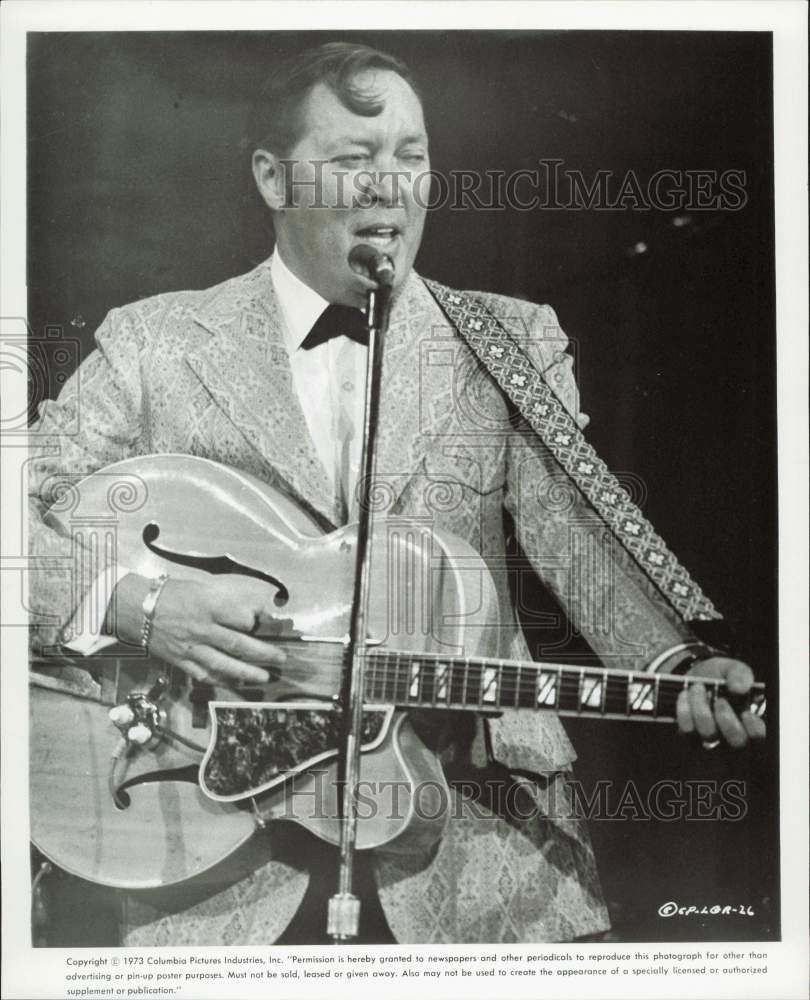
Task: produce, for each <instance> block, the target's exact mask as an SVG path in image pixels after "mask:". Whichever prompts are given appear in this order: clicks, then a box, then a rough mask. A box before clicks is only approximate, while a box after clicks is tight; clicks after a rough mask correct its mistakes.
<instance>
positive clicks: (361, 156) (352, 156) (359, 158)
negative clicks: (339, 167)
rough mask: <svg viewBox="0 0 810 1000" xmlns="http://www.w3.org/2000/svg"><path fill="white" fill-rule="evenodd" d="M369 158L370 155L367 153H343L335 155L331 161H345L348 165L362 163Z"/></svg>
mask: <svg viewBox="0 0 810 1000" xmlns="http://www.w3.org/2000/svg"><path fill="white" fill-rule="evenodd" d="M367 158H368V157H367V156H366V154H365V153H341V154H340V155H339V156H333V157H332V158H331V160H330V161H329V162H330V163H345V164H347V165H348V164H353V163H362V162H363V161H364V160H366V159H367Z"/></svg>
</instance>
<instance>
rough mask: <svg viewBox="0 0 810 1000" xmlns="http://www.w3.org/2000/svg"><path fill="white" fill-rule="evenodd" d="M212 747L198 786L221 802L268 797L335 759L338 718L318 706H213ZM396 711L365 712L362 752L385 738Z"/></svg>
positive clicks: (373, 710) (317, 703)
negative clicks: (312, 768) (297, 778)
mask: <svg viewBox="0 0 810 1000" xmlns="http://www.w3.org/2000/svg"><path fill="white" fill-rule="evenodd" d="M209 710H210V713H211V742H210V745H209V747H208V751H207V752H206V755H205V757H204V759H203V762H202V765H201V766H200V787H201V788H202V790H203V792H205V794H206V795H208V796H209V797H210V798H212V799H215V800H217V801H219V802H234V801H238V800H239V799H244V798H248V797H250V796H253V795H258V794H259V793H261V792H266V791H268V790H269V789H271V788H273V787H275V786H276V785H281V784H283V783H284V782H285V781H287V780H288V779H289V778H291V777H293V776H294V775H295V774H298V773H300V772H301V771H305V770H307V769H308V768H311V767H313V766H314V765H315V764H318V763H320V762H322V761H324V760H327V759H329V758H332V757H335V756H336V755H337V747H338V740H339V728H338V715H337V712H335V711H334V709H333V708H332V707H331V706H327V707H324V705H323V704H321V703H319V702H309V703H302V702H262V703H260V704H256V703H255V702H254V703H250V704H246V705H234V703H233V702H211V703H210V704H209ZM393 714H394V709H393V707H390V706H385V707H382V708H379V709H365V710H364V712H363V727H362V734H361V750H363V751H367V750H371V749H373V748H374V747H376V746H378V745H379V744H380V743H381V742H382V740H383V739H384V738H385V735H386V732H387V730H388V727H389V724H390V720H391V717H392V716H393Z"/></svg>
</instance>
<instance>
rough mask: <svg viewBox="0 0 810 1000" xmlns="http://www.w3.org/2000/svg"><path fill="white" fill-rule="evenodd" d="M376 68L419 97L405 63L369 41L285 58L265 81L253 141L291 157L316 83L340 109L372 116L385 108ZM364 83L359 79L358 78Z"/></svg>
mask: <svg viewBox="0 0 810 1000" xmlns="http://www.w3.org/2000/svg"><path fill="white" fill-rule="evenodd" d="M375 70H387V71H389V72H392V73H396V74H397V76H400V77H401V78H402V79H403V80H404V81H405V82H406V83H407V84H408V85H409V86H410V87H411V89H412V90H413V92H414V93H415V94H416V96H417V98H418V100H419V102H420V103H421V101H422V98H421V95H420V94H419V90H418V89H417V87H416V84H415V83H414V80H413V78H412V76H411V73H410V70H409V69H408V67H407V66H406V65H405V64H404V63H403V62H402V61H401V60H399V59H397V58H396V57H395V56H392V55H389V54H388V53H385V52H380V51H379V50H378V49H373V48H370V47H369V46H367V45H354V44H351V43H348V42H329V43H327V44H325V45H320V46H318V47H317V48H314V49H308V50H306V51H305V52H303V53H300V54H298V55H296V56H294V57H292V58H290V59H287V60H285V62H283V63H282V64H281V65H279V66H278V68H277V69H276V70H275V71H274V72H273V74H272V75H271V76H270V78H269V79H268V81H267V83H266V84H265V86H264V88H263V90H262V93H261V95H260V98H259V102H258V104H257V106H256V108H255V110H254V115H253V121H252V124H251V133H252V145H253V147H254V149H255V148H257V147H261V148H263V149H267V150H269V151H271V152H273V153H274V154H275V155H276V156H278V157H286V156H289V154H290V153H291V151H292V149H293V148H294V147H295V145H296V144H297V143H298V141H299V140H300V139H301V137H302V136H303V134H304V131H305V128H306V114H305V109H306V103H307V98H308V97H309V96H310V95H311V93H312V90H313V88H314V87H315V85H316V84H318V83H323V84H324V85H325V86H327V87H328V88H329V89H330V90H331V91H332V93H333V94H335V96H336V97H337V98H338V100H339V101H340V102H341V104H343V106H344V107H346V108H348V109H349V110H350V111H352V112H353V113H354V114H357V115H362V116H363V117H367V118H372V117H375V116H376V115H379V114H380V113H381V112H382V110H383V108H384V107H385V104H384V100H383V97H382V94H381V92H380V90H379V89H378V88H377V87H376V86H375V84H374V80H375V78H376V77H377V73H375V72H374V71H375ZM358 81H362V82H358Z"/></svg>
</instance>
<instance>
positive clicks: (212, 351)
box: [185, 263, 338, 528]
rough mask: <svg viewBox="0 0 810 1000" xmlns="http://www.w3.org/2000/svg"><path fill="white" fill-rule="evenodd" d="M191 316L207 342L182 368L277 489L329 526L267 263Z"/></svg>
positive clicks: (323, 480) (321, 472)
mask: <svg viewBox="0 0 810 1000" xmlns="http://www.w3.org/2000/svg"><path fill="white" fill-rule="evenodd" d="M194 318H195V320H196V322H197V323H198V324H199V325H200V326H202V327H204V328H205V329H206V330H207V331H208V332H209V334H210V337H209V338H208V339H207V340H206V341H203V342H200V344H199V346H196V347H195V348H193V349H192V350H190V351H189V352H188V354H187V355H186V359H185V360H186V364H187V365H188V366H189V367H190V368H191V369H192V371H193V372H194V373H195V375H196V376H197V378H199V379H200V381H201V382H202V383H203V384H204V385H205V387H206V389H207V390H208V392H209V393H210V395H211V397H212V398H213V400H214V401H215V403H216V404H217V405H218V406H219V407H220V409H221V410H222V411H223V412H224V413H225V415H226V416H227V417H228V419H229V420H230V421H231V423H232V424H233V425H234V426H235V427H236V428H237V429H238V430H239V431H240V433H241V434H242V436H243V437H244V438H245V440H246V441H247V442H248V443H249V444H250V445H251V446H252V447H253V448H254V449H255V450H256V452H257V454H258V456H259V457H260V459H261V460H262V461H263V463H264V464H265V465H266V466H267V468H268V471H270V472H271V478H272V479H273V480H274V481H275V482H276V484H277V485H279V486H280V487H281V488H282V489H284V490H285V491H286V492H288V493H290V494H291V495H292V496H293V497H294V499H296V500H297V501H298V502H300V503H302V505H303V506H305V507H307V508H309V509H310V510H311V511H312V513H314V514H316V516H317V518H318V520H319V521H320V522H321V523H322V524H323V526H324V527H325V528H331V527H334V526H335V525H336V524H337V518H338V510H337V498H336V497H335V494H334V490H333V489H332V486H331V483H330V481H329V479H328V477H327V474H326V471H325V469H324V468H323V466H322V465H321V462H320V460H319V458H318V455H317V452H316V451H315V446H314V444H313V442H312V439H311V437H310V435H309V431H308V429H307V425H306V420H305V418H304V414H303V412H302V410H301V406H300V403H299V402H298V398H297V396H296V394H295V392H294V391H293V388H292V372H291V369H290V363H289V357H288V355H287V350H286V347H285V345H284V340H283V334H282V327H281V317H280V315H279V312H278V307H277V303H276V298H275V293H274V291H273V283H272V280H271V277H270V267H269V264H268V263H265V264H262V265H260V266H259V267H258V268H256V269H255V270H253V271H251V272H250V273H249V274H246V275H245V276H244V277H243V278H241V279H239V280H237V281H231V282H226V283H225V284H223V285H220V286H218V287H217V288H216V289H214V290H213V294H212V295H211V297H210V298H209V299H207V300H206V301H205V303H204V304H203V305H202V306H201V307H200V308H198V309H197V311H196V312H195V316H194Z"/></svg>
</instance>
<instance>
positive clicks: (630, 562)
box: [499, 303, 692, 670]
mask: <svg viewBox="0 0 810 1000" xmlns="http://www.w3.org/2000/svg"><path fill="white" fill-rule="evenodd" d="M520 306H525V304H524V303H520ZM529 309H530V311H529V312H524V313H523V337H522V338H521V341H522V345H523V346H524V347H525V349H526V350H527V351H528V353H529V356H530V358H531V360H532V361H533V363H534V364H535V367H536V368H537V369H538V370H539V371H540V372H541V373H542V375H543V377H544V378H545V380H546V381H547V383H548V385H549V386H550V387H551V388H552V390H553V391H554V392H555V394H556V395H557V397H558V398H559V399H560V400H561V402H562V403H563V405H564V406H565V407H566V409H567V410H568V412H569V413H570V414H571V415H572V416H573V417H574V419H575V420H577V422H578V424H579V426H580V427H581V428H582V427H584V426H585V425H586V424H587V423H588V418H587V417H585V416H584V415H583V414H582V413H580V411H579V394H578V391H577V386H576V381H575V378H574V372H573V360H572V358H571V356H570V354H569V353H568V352H567V350H566V348H567V346H568V342H567V338H566V337H565V334H564V333H563V332H562V331H561V330H560V327H559V324H558V322H557V317H556V316H555V314H554V311H553V310H552V309H550V308H549V307H548V306H531V307H529ZM499 311H500V312H501V315H500V316H499V318H501V319H502V321H503V308H501V309H500V310H499ZM506 465H507V468H506V493H505V506H506V508H507V510H508V511H509V512H510V514H511V515H512V517H513V519H514V523H515V526H516V531H517V535H518V540H519V541H520V544H521V547H522V548H523V551H524V552H525V554H526V556H527V558H528V559H529V561H530V562H531V564H532V566H533V568H534V570H535V572H536V573H537V574H538V575H539V577H540V578H541V579H542V581H543V582H544V583H545V584H546V586H547V587H549V589H550V590H551V591H552V592H553V594H554V595H555V597H556V598H557V600H558V601H559V603H560V604H561V606H562V607H563V609H564V610H565V612H566V614H567V616H568V618H569V621H570V622H571V623H572V624H573V626H574V627H575V628H576V629H577V630H578V631H579V632H580V633H581V634H582V635H583V636H584V638H585V639H586V640H587V641H588V643H589V644H590V645H591V647H592V648H593V650H594V651H595V652H596V653H597V655H598V656H599V657H600V659H601V660H602V662H603V664H604V665H605V666H608V667H615V668H618V669H627V670H640V669H643V668H644V667H645V666H646V665H647V664H648V663H649V662H650V661H651V660H652V659H653V657H654V656H655V655H656V654H657V653H659V652H661V651H663V650H665V649H667V648H669V647H671V646H673V645H676V644H678V643H680V642H683V641H684V640H686V639H689V638H692V636H691V633H690V632H689V630H688V628H687V627H686V626H685V624H684V623H683V621H682V620H681V618H680V616H679V615H678V614H677V613H676V612H675V611H674V610H673V609H672V608H671V607H670V605H669V603H668V602H667V601H666V600H665V599H664V598H663V597H662V596H661V595H660V594H659V593H658V590H657V588H656V587H655V585H654V584H653V583H652V581H650V580H649V578H648V577H647V575H646V574H645V573H644V572H643V570H641V568H640V567H639V566H638V565H637V564H636V562H635V560H634V559H633V558H632V556H630V554H629V553H628V552H627V551H626V549H625V548H624V547H623V546H622V544H621V543H620V542H619V541H618V540H617V539H616V538H615V537H614V535H613V534H612V532H611V531H610V529H609V528H608V527H607V526H606V525H605V523H604V522H603V521H602V519H601V518H600V517H599V515H598V514H597V513H596V511H595V510H594V509H593V508H592V507H591V505H590V504H589V503H588V501H587V500H586V499H585V497H584V496H583V495H582V493H581V492H580V491H579V490H578V489H577V487H576V486H575V485H574V483H573V482H572V481H571V479H570V478H569V477H568V476H567V474H566V473H565V472H564V471H563V470H562V468H561V467H560V466H559V465H558V464H557V463H556V461H555V459H554V458H553V456H552V455H551V453H550V451H549V450H548V448H547V447H546V446H545V445H544V444H543V442H542V441H541V440H540V439H539V438H538V437H537V436H536V435H535V434H534V433H533V432H532V431H530V430H529V429H528V428H527V429H526V431H525V432H524V433H519V434H514V435H511V436H510V439H509V443H508V447H507V453H506Z"/></svg>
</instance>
